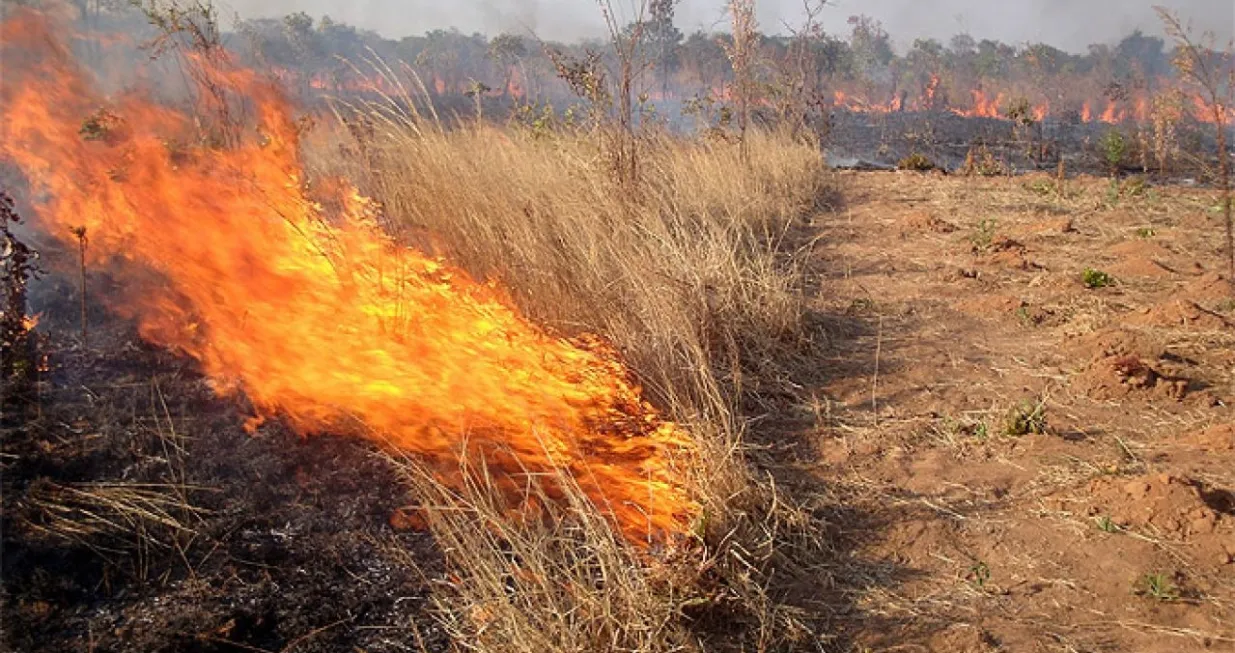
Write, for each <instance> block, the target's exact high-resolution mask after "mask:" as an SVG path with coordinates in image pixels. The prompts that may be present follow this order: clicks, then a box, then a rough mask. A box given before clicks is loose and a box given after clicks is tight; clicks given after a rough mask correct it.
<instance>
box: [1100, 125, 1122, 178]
mask: <svg viewBox="0 0 1235 653" xmlns="http://www.w3.org/2000/svg"><path fill="white" fill-rule="evenodd" d="M1098 148H1099V149H1100V150H1101V152H1102V159H1103V160H1104V161H1105V162H1106V165H1107V168H1108V169H1109V170H1110V173H1111V177H1114V176H1116V175H1117V174H1119V167H1120V166H1121V165H1123V162H1124V159H1125V158H1127V156H1128V139H1127V138H1124V135H1123V134H1122V133H1121V132H1120V131H1119V130H1118V129H1111V130H1108V131H1107V132H1106V133H1105V134H1103V135H1102V140H1100V141H1098Z"/></svg>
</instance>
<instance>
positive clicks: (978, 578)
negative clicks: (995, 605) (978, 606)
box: [965, 560, 991, 589]
mask: <svg viewBox="0 0 1235 653" xmlns="http://www.w3.org/2000/svg"><path fill="white" fill-rule="evenodd" d="M965 578H966V579H968V580H969V582H971V583H973V584H974V586H975V587H977V588H978V589H985V588H986V584H987V583H989V582H990V580H991V568H990V565H988V564H986V563H985V562H983V561H981V560H978V561H977V562H975V563H973V564H972V565H971V566H970V567H969V573H968V574H967V575H966V576H965Z"/></svg>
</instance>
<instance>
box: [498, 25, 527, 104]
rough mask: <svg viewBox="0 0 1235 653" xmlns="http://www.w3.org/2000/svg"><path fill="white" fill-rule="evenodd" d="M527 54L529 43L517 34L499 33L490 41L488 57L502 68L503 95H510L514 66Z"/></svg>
mask: <svg viewBox="0 0 1235 653" xmlns="http://www.w3.org/2000/svg"><path fill="white" fill-rule="evenodd" d="M526 56H527V45H525V44H524V43H523V37H521V36H519V35H517V34H498V35H497V36H495V37H493V40H492V41H489V51H488V57H489V58H490V59H492V60H493V61H494V62H496V63H497V65H498V66H499V67H500V68H501V70H502V97H509V95H510V79H511V76H512V75H513V74H514V73H513V71H514V67H515V66H518V65H519V63H520V62H522V61H523V58H524V57H526Z"/></svg>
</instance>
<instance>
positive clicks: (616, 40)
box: [597, 0, 648, 186]
mask: <svg viewBox="0 0 1235 653" xmlns="http://www.w3.org/2000/svg"><path fill="white" fill-rule="evenodd" d="M597 3H598V4H599V5H600V12H601V15H602V16H604V19H605V26H606V27H607V28H608V30H609V39H610V41H611V42H612V44H613V51H614V54H615V56H616V57H617V62H618V78H617V87H618V88H617V101H618V102H617V134H615V136H614V143H613V150H612V154H613V165H614V169H615V171H616V173H617V176H618V180H619V181H620V182H621V183H622V184H623V185H626V186H633V185H635V184H636V183H637V182H638V178H639V165H638V151H637V149H638V143H637V141H636V139H635V106H634V80H635V77H636V76H637V75H638V74H640V73H642V68H643V67H645V66H646V62H644V61H642V60H641V56H640V54H641V51H642V47H641V46H642V43H643V37H644V34H645V32H646V27H647V23H646V22H645V20H644V18H645V16H646V15H647V8H648V5H647V0H640V2H639V3H638V5H637V8H636V15H635V19H634V22H632V23H631V24H630V25H629V27H628V28H627V29H623V28H622V25H621V23H620V22H619V20H618V16H617V14H616V13H615V12H614V11H613V2H612V0H597Z"/></svg>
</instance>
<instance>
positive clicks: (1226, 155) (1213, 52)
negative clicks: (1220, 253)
mask: <svg viewBox="0 0 1235 653" xmlns="http://www.w3.org/2000/svg"><path fill="white" fill-rule="evenodd" d="M1154 10H1155V11H1157V12H1158V17H1159V18H1161V19H1162V23H1163V25H1164V26H1165V27H1166V32H1167V34H1169V35H1170V36H1171V38H1173V39H1175V43H1176V46H1177V47H1176V57H1175V68H1176V69H1177V70H1179V73H1180V75H1182V76H1183V77H1184V78H1185V79H1188V80H1191V81H1192V82H1193V83H1195V84H1196V85H1197V86H1199V87H1200V88H1201V90H1202V92H1203V93H1204V94H1205V96H1206V97H1205V100H1206V103H1207V105H1208V107H1209V110H1210V111H1211V112H1212V116H1211V117H1212V118H1213V121H1214V127H1215V129H1216V130H1217V134H1218V184H1219V188H1220V191H1221V202H1222V217H1223V219H1224V220H1225V222H1226V255H1227V274H1228V278H1227V282H1228V283H1229V284H1230V286H1231V292H1232V293H1233V294H1235V225H1233V224H1232V216H1231V211H1232V207H1231V153H1230V152H1229V151H1228V149H1229V148H1228V143H1227V131H1228V129H1229V126H1230V122H1231V120H1230V113H1231V109H1232V107H1235V42H1228V43H1227V46H1226V48H1225V50H1224V51H1219V50H1218V48H1217V47H1216V46H1217V37H1216V36H1215V35H1214V34H1213V32H1206V33H1205V34H1203V35H1202V36H1201V39H1200V40H1199V41H1198V40H1197V39H1195V38H1193V35H1192V27H1191V25H1185V24H1184V23H1183V22H1182V21H1180V19H1179V16H1178V15H1177V14H1175V13H1173V12H1172V11H1170V10H1169V9H1167V8H1165V7H1161V6H1156V7H1154Z"/></svg>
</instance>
